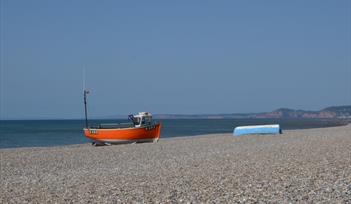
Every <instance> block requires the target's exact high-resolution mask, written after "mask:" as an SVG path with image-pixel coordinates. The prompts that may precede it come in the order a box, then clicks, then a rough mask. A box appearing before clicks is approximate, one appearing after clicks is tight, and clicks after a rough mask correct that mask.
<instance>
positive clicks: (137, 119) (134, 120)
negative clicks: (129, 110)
mask: <svg viewBox="0 0 351 204" xmlns="http://www.w3.org/2000/svg"><path fill="white" fill-rule="evenodd" d="M133 122H134V124H135V125H139V124H140V118H138V117H137V118H133Z"/></svg>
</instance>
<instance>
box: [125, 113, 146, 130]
mask: <svg viewBox="0 0 351 204" xmlns="http://www.w3.org/2000/svg"><path fill="white" fill-rule="evenodd" d="M129 118H130V119H131V120H132V122H133V124H134V127H142V126H148V125H151V124H152V115H151V113H148V112H139V113H138V114H137V115H130V116H129Z"/></svg>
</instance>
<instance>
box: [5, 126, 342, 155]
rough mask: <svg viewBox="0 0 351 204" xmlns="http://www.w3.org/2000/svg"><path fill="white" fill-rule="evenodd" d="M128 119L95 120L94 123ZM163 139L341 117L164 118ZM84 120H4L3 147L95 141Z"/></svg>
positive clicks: (285, 128) (287, 127)
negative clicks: (318, 118) (290, 118)
mask: <svg viewBox="0 0 351 204" xmlns="http://www.w3.org/2000/svg"><path fill="white" fill-rule="evenodd" d="M116 122H126V121H123V120H93V121H90V124H91V125H93V124H99V123H116ZM160 122H161V123H162V129H161V139H162V138H170V137H180V136H195V135H201V134H209V133H232V132H233V129H234V127H236V126H240V125H254V124H255V125H257V124H272V123H279V124H280V125H281V127H282V129H283V130H288V129H304V128H316V127H329V126H335V125H337V124H338V122H337V121H326V120H297V119H295V120H282V119H185V120H181V119H179V120H160ZM83 127H84V121H83V120H26V121H23V120H22V121H20V120H17V121H0V148H13V147H36V146H39V147H46V146H58V145H68V144H81V143H88V142H91V141H90V140H88V139H87V138H85V136H84V135H83V133H82V128H83Z"/></svg>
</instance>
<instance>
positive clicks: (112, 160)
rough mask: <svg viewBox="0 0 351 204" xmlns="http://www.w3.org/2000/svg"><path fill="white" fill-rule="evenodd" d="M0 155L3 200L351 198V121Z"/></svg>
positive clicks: (275, 200)
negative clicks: (236, 134)
mask: <svg viewBox="0 0 351 204" xmlns="http://www.w3.org/2000/svg"><path fill="white" fill-rule="evenodd" d="M161 137H162V135H161ZM0 156H1V158H0V159H1V160H0V164H1V167H0V168H1V169H0V170H1V178H0V179H1V180H0V182H1V185H0V203H267V202H268V203H301V202H302V203H351V125H347V126H341V127H333V128H319V129H305V130H291V131H284V132H283V134H281V135H264V136H261V135H248V136H241V137H234V136H232V134H229V133H228V134H211V135H202V136H196V137H179V138H172V139H161V140H160V141H159V142H158V143H143V144H124V145H113V146H103V147H94V146H91V145H90V144H82V145H68V146H59V147H45V148H38V147H36V148H13V149H0Z"/></svg>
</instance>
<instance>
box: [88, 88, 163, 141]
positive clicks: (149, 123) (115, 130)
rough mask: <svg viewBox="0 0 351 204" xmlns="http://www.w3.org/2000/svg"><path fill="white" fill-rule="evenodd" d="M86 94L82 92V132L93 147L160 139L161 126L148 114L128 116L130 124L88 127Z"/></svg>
mask: <svg viewBox="0 0 351 204" xmlns="http://www.w3.org/2000/svg"><path fill="white" fill-rule="evenodd" d="M88 93H89V92H88V91H84V104H85V122H86V128H84V129H83V131H84V134H85V136H86V137H87V138H89V139H92V140H93V141H94V142H93V143H92V144H93V145H106V144H118V143H141V142H157V141H158V140H159V139H160V133H161V124H160V123H156V122H154V121H153V120H152V115H151V114H150V113H148V112H140V113H138V114H136V115H129V116H128V118H129V119H130V121H131V122H130V123H109V124H100V125H98V126H97V127H89V125H88V118H87V108H86V95H87V94H88Z"/></svg>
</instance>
